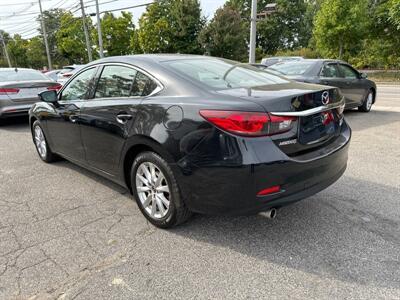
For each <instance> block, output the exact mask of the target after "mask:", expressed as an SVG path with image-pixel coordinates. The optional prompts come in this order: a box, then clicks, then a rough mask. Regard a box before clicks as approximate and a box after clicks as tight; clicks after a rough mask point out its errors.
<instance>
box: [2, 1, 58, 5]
mask: <svg viewBox="0 0 400 300" xmlns="http://www.w3.org/2000/svg"><path fill="white" fill-rule="evenodd" d="M42 1H43V2H49V1H52V0H42ZM32 3H36V2H35V1H31V2H22V3H9V4H0V6H19V5H25V4H32Z"/></svg>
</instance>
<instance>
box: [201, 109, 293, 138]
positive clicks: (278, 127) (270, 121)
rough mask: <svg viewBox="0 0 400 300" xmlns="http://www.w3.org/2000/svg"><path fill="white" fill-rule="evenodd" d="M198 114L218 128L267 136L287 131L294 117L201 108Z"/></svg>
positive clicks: (244, 133) (246, 134)
mask: <svg viewBox="0 0 400 300" xmlns="http://www.w3.org/2000/svg"><path fill="white" fill-rule="evenodd" d="M200 115H201V116H202V117H203V118H204V119H206V120H207V121H209V122H210V123H212V124H214V125H215V126H217V127H218V128H221V129H223V130H225V131H228V132H230V133H232V134H236V135H240V136H253V137H256V136H267V135H274V134H278V133H283V132H287V131H289V130H290V129H292V127H293V121H295V120H296V118H294V117H278V116H270V115H268V114H267V113H263V112H245V111H228V110H201V111H200Z"/></svg>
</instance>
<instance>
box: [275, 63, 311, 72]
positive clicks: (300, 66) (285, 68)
mask: <svg viewBox="0 0 400 300" xmlns="http://www.w3.org/2000/svg"><path fill="white" fill-rule="evenodd" d="M313 64H314V62H311V61H291V62H283V63H279V64H275V65H273V66H271V67H270V69H272V70H275V71H278V72H279V73H281V74H283V75H302V74H304V73H305V72H307V71H308V70H309V69H310V68H311V67H312V66H313Z"/></svg>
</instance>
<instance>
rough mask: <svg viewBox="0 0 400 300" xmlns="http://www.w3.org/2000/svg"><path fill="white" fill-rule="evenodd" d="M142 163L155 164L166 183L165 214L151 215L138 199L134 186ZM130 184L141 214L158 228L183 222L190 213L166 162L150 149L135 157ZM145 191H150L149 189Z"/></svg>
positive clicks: (169, 226)
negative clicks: (166, 200)
mask: <svg viewBox="0 0 400 300" xmlns="http://www.w3.org/2000/svg"><path fill="white" fill-rule="evenodd" d="M143 163H151V164H153V165H155V167H156V168H157V169H158V170H159V171H161V172H162V173H161V174H162V175H163V176H164V178H165V180H166V183H167V185H168V188H169V192H168V198H169V199H168V200H169V207H168V208H167V212H166V215H165V216H163V217H159V218H155V217H152V216H151V215H150V213H149V212H148V211H146V208H145V207H144V205H143V203H142V202H141V200H140V197H139V194H138V191H137V186H136V174H137V173H138V169H139V167H140V166H141V165H142V164H143ZM139 174H140V171H139ZM159 174H160V173H159ZM159 176H160V175H159ZM138 180H139V179H138ZM131 186H132V192H133V196H134V197H135V200H136V202H137V204H138V206H139V209H140V210H141V212H142V213H143V215H144V216H145V217H146V219H147V220H149V222H150V223H152V224H153V225H155V226H157V227H159V228H171V227H173V226H176V225H179V224H182V223H183V222H185V221H187V220H188V219H189V218H190V217H191V215H192V213H191V212H190V211H189V210H188V209H187V207H186V205H185V203H184V201H183V198H182V195H181V192H180V189H179V186H178V183H177V181H176V179H175V176H174V174H173V172H172V170H171V168H170V167H169V165H168V163H167V162H166V161H165V160H164V159H163V158H162V157H161V156H159V155H158V154H156V153H154V152H150V151H146V152H142V153H140V154H139V155H138V156H137V157H136V158H135V160H134V161H133V163H132V168H131ZM146 193H150V191H149V192H146ZM142 195H143V193H142ZM151 203H152V205H151V206H153V205H156V204H155V203H154V202H153V201H151ZM157 208H158V207H157V205H156V209H157Z"/></svg>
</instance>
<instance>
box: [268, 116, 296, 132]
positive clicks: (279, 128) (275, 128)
mask: <svg viewBox="0 0 400 300" xmlns="http://www.w3.org/2000/svg"><path fill="white" fill-rule="evenodd" d="M296 119H297V118H296V117H281V116H273V115H271V116H270V126H269V132H268V135H273V134H278V133H284V132H287V131H289V130H290V129H292V127H293V123H294V121H296Z"/></svg>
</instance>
